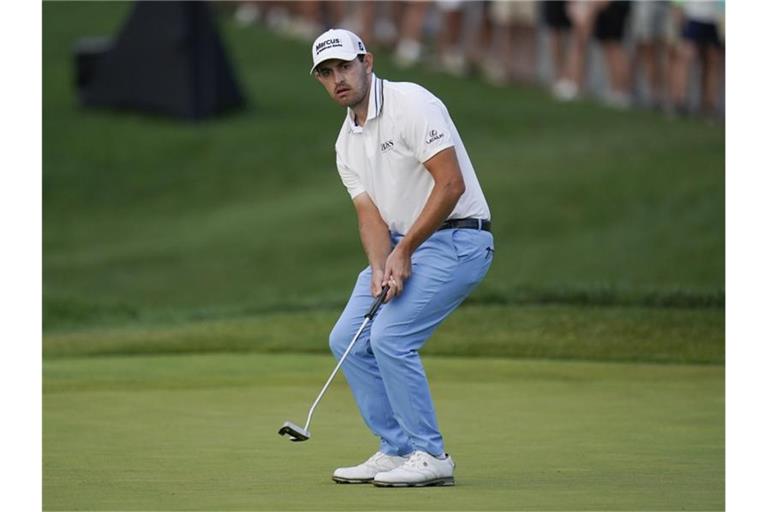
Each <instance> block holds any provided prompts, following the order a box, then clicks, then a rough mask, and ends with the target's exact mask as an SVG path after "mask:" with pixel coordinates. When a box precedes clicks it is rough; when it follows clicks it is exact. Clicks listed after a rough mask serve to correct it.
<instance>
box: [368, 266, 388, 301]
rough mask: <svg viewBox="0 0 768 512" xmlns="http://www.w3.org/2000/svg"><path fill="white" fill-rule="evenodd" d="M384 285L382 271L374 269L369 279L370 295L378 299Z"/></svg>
mask: <svg viewBox="0 0 768 512" xmlns="http://www.w3.org/2000/svg"><path fill="white" fill-rule="evenodd" d="M384 284H386V283H384V269H383V268H381V269H375V270H374V271H373V276H372V277H371V295H373V296H374V297H378V296H379V294H380V293H381V289H382V288H383V287H384Z"/></svg>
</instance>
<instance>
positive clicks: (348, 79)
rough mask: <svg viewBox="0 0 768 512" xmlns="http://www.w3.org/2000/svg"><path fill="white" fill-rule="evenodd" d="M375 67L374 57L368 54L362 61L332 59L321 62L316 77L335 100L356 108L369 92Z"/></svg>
mask: <svg viewBox="0 0 768 512" xmlns="http://www.w3.org/2000/svg"><path fill="white" fill-rule="evenodd" d="M372 68H373V57H372V56H371V54H370V53H369V54H366V55H365V56H364V59H363V61H362V62H360V60H359V59H357V58H356V59H354V60H350V61H346V60H339V59H330V60H327V61H325V62H322V63H321V64H319V65H318V66H317V68H316V70H315V77H317V80H318V81H319V82H320V83H321V84H323V87H325V90H326V91H328V94H329V95H330V96H331V98H333V100H334V101H335V102H336V103H338V104H339V105H341V106H342V107H350V108H354V107H355V106H356V105H358V104H359V103H360V102H361V101H363V100H365V96H366V95H367V94H368V88H369V86H370V85H369V81H368V75H369V74H370V73H371V70H372Z"/></svg>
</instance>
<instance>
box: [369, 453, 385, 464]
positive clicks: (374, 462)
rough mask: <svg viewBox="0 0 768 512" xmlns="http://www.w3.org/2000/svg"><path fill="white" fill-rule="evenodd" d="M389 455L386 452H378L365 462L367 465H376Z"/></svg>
mask: <svg viewBox="0 0 768 512" xmlns="http://www.w3.org/2000/svg"><path fill="white" fill-rule="evenodd" d="M386 456H387V454H386V453H384V452H376V453H374V454H373V455H371V457H370V458H369V459H368V460H367V461H365V463H366V464H376V462H377V461H378V460H379V459H381V458H382V457H386Z"/></svg>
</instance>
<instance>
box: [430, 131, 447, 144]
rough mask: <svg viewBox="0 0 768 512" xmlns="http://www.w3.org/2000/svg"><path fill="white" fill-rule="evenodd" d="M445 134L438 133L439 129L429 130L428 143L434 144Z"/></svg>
mask: <svg viewBox="0 0 768 512" xmlns="http://www.w3.org/2000/svg"><path fill="white" fill-rule="evenodd" d="M443 136H445V134H444V133H438V131H437V130H429V133H428V134H427V139H426V142H427V144H432V143H433V142H435V141H436V140H440V139H442V138H443Z"/></svg>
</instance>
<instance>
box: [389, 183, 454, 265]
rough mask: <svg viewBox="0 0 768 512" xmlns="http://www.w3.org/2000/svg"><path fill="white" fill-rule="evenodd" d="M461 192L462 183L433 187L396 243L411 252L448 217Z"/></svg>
mask: <svg viewBox="0 0 768 512" xmlns="http://www.w3.org/2000/svg"><path fill="white" fill-rule="evenodd" d="M463 193H464V184H463V183H460V184H457V183H448V184H446V185H444V186H441V187H440V188H439V189H438V188H437V187H435V188H433V189H432V192H431V193H430V194H429V198H428V199H427V202H426V204H425V205H424V209H422V211H421V213H420V214H419V216H418V217H417V218H416V222H414V224H413V226H412V227H411V229H409V230H408V233H407V234H406V236H404V237H403V238H402V240H400V243H399V244H398V245H399V246H402V248H403V250H405V251H406V252H407V253H408V254H413V252H414V251H415V250H416V249H417V248H418V247H419V245H421V244H422V242H424V240H426V239H427V238H429V237H430V236H431V235H432V233H434V232H435V230H436V229H437V228H438V227H440V225H441V224H442V223H443V221H445V219H447V218H448V215H450V214H451V212H452V211H453V209H454V208H455V207H456V203H458V202H459V198H460V197H461V194H463Z"/></svg>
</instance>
